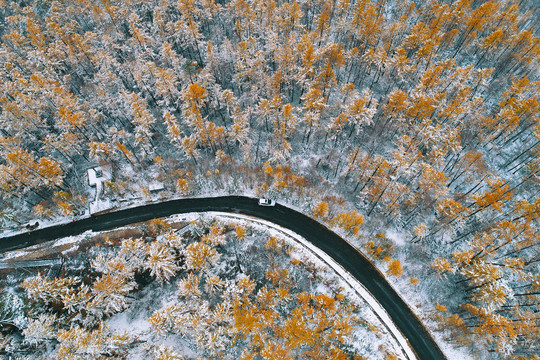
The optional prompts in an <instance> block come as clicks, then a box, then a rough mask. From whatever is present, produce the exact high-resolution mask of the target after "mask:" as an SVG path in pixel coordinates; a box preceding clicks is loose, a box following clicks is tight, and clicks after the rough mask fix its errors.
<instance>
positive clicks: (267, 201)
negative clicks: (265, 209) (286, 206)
mask: <svg viewBox="0 0 540 360" xmlns="http://www.w3.org/2000/svg"><path fill="white" fill-rule="evenodd" d="M259 205H261V206H274V205H276V202H275V201H274V200H272V199H266V198H261V199H259Z"/></svg>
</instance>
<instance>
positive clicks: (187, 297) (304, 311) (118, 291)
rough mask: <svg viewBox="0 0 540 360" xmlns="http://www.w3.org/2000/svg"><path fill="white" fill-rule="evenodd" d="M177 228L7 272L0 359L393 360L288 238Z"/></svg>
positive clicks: (383, 341)
mask: <svg viewBox="0 0 540 360" xmlns="http://www.w3.org/2000/svg"><path fill="white" fill-rule="evenodd" d="M189 218H190V219H189ZM185 220H186V218H184V219H183V220H182V221H178V220H177V219H171V218H169V219H157V220H153V221H150V222H147V223H143V224H139V225H138V226H137V227H135V226H133V227H126V228H123V229H121V230H120V231H110V232H105V233H97V234H94V235H93V236H89V235H88V234H86V235H83V236H79V238H85V237H87V238H88V237H92V239H91V240H89V244H88V243H87V245H86V246H84V247H77V250H74V249H72V250H71V251H68V252H66V254H67V253H69V256H66V260H65V262H64V263H63V264H62V266H61V267H59V268H58V267H57V268H56V269H54V270H53V271H49V272H48V273H40V272H38V271H36V270H34V275H33V276H29V275H28V274H25V273H24V272H21V271H16V273H17V275H16V276H14V277H13V278H12V279H11V280H9V281H6V280H3V283H5V284H9V283H11V284H12V285H11V286H10V289H12V290H10V291H8V292H5V293H2V295H1V296H0V300H1V301H0V310H1V311H2V320H1V321H2V322H3V325H4V326H7V325H9V326H10V327H12V328H16V329H22V331H21V332H20V333H18V334H17V333H15V334H12V335H11V336H6V337H5V338H1V339H0V345H1V346H2V349H3V350H2V354H3V355H7V356H19V357H18V358H22V359H28V360H30V359H43V358H46V359H53V358H54V359H65V360H67V359H107V358H120V359H130V360H131V359H133V360H137V359H148V358H151V359H159V360H174V359H232V360H237V359H256V358H262V359H269V360H270V359H272V360H275V359H293V358H300V359H306V358H317V359H345V358H352V357H353V356H356V357H355V359H367V358H369V359H397V358H398V356H401V350H400V348H399V346H398V344H397V343H396V342H395V341H393V339H392V337H391V336H390V335H389V334H388V332H387V330H386V329H385V327H384V325H383V324H382V323H381V322H380V321H379V319H378V317H376V316H375V315H374V314H373V313H372V311H371V309H370V307H369V306H368V305H367V304H366V303H365V302H364V301H363V300H362V299H361V298H360V297H359V296H357V295H356V294H355V293H354V291H352V289H351V288H350V287H348V286H347V285H346V284H344V282H343V281H341V280H340V278H339V277H338V276H336V275H337V274H336V273H333V272H332V271H331V270H330V269H329V268H328V267H327V266H326V265H325V264H324V263H323V262H321V261H320V260H318V259H313V256H312V255H310V254H309V253H306V251H305V250H304V249H303V248H302V247H300V246H298V245H296V244H295V243H294V241H292V240H291V239H290V238H289V237H287V236H283V234H279V233H277V232H276V231H272V230H271V229H268V228H265V227H261V226H257V225H256V224H253V223H251V222H249V221H247V222H246V221H245V220H240V223H238V222H234V221H231V220H230V219H216V218H214V217H212V216H206V217H200V216H197V214H190V215H188V220H191V221H190V222H189V223H187V222H186V221H185ZM236 220H238V219H236ZM104 239H105V241H103V240H104ZM87 241H88V240H87ZM75 243H79V244H81V239H79V241H75ZM20 278H23V279H24V280H23V281H22V282H21V281H20V280H19V279H20ZM17 282H19V283H18V284H17ZM14 283H15V284H17V285H19V286H20V289H19V290H17V289H16V288H15V287H13V284H14Z"/></svg>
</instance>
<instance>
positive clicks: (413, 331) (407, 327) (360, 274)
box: [0, 196, 446, 360]
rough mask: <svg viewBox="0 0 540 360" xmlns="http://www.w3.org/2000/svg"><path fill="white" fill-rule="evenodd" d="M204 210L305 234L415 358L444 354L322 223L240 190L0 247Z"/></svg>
mask: <svg viewBox="0 0 540 360" xmlns="http://www.w3.org/2000/svg"><path fill="white" fill-rule="evenodd" d="M205 211H221V212H229V213H238V214H245V215H251V216H256V217H259V218H261V219H264V220H267V221H271V222H273V223H275V224H278V225H280V226H282V227H285V228H287V229H289V230H291V231H293V232H295V233H297V234H299V235H300V236H302V237H304V238H306V239H308V240H309V241H310V242H311V243H313V244H314V245H315V246H317V247H318V248H320V249H321V250H322V251H324V252H325V253H327V254H328V255H329V256H331V257H332V258H333V259H334V260H335V261H336V262H338V263H339V264H340V265H341V266H342V267H343V268H345V269H346V270H347V271H348V272H349V273H350V274H351V275H352V276H354V277H355V278H356V279H357V280H358V281H359V282H360V283H362V284H363V285H364V287H365V288H366V289H367V290H368V291H369V292H370V293H371V294H372V295H373V296H374V297H375V298H376V299H377V300H378V302H379V303H380V304H381V305H382V306H383V307H384V309H385V310H386V312H387V313H388V314H389V315H390V317H391V318H392V321H393V322H394V323H395V324H396V326H397V327H398V328H399V330H400V331H401V333H402V334H403V335H404V336H405V337H406V338H407V339H408V341H409V343H410V345H411V346H412V348H413V350H414V351H415V352H416V355H417V357H418V358H419V359H422V360H432V359H433V360H442V359H446V357H445V356H444V355H443V353H442V351H441V350H440V348H439V347H438V346H437V344H436V343H435V341H434V340H433V338H432V337H431V336H430V334H429V333H428V331H427V330H426V329H425V327H424V326H423V325H422V323H421V322H420V320H419V319H418V318H417V317H416V316H415V315H414V313H413V312H412V310H411V309H410V308H409V307H408V306H407V304H406V303H405V302H404V301H403V299H402V298H401V297H400V296H399V295H398V294H397V293H396V291H395V290H394V289H393V288H392V287H391V286H390V284H389V283H388V282H387V281H386V279H385V278H384V275H382V274H381V273H380V272H379V271H378V270H377V269H376V268H375V266H374V265H373V264H372V263H371V262H370V261H369V260H368V259H367V258H366V257H364V255H362V254H361V253H360V252H359V251H357V250H356V249H355V248H354V247H352V246H351V245H349V243H347V242H346V241H345V240H343V239H342V238H341V237H339V236H338V235H337V234H335V233H334V232H332V231H331V230H329V229H328V228H326V227H325V226H324V225H322V224H320V223H319V222H317V221H315V220H313V219H312V218H310V217H308V216H306V215H303V214H302V213H300V212H298V211H295V210H293V209H290V208H288V207H285V206H283V205H280V204H276V206H274V207H262V206H259V205H258V204H257V199H253V198H248V197H243V196H223V197H215V198H193V199H179V200H171V201H165V202H162V203H158V204H148V205H142V206H138V207H133V208H129V209H124V210H119V211H115V212H110V213H106V214H102V215H97V216H92V217H89V218H85V219H81V220H78V221H75V222H72V223H68V224H63V225H55V226H51V227H47V228H43V229H38V230H34V231H31V232H28V233H23V234H18V235H14V236H9V237H4V238H0V252H4V251H8V250H15V249H21V248H25V247H28V246H31V245H34V244H38V243H42V242H44V241H49V240H54V239H57V238H60V237H64V236H71V235H77V234H80V233H83V232H85V231H87V230H93V231H100V230H106V229H112V228H116V227H120V226H124V225H128V224H132V223H136V222H141V221H146V220H151V219H154V218H157V217H165V216H170V215H173V214H179V213H187V212H205Z"/></svg>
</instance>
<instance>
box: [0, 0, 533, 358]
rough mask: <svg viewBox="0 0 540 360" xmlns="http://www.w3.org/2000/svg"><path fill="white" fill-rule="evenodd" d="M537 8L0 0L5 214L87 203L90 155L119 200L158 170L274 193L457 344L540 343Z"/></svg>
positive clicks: (494, 354) (508, 348) (39, 215)
mask: <svg viewBox="0 0 540 360" xmlns="http://www.w3.org/2000/svg"><path fill="white" fill-rule="evenodd" d="M539 18H540V9H539V7H538V4H537V2H535V1H534V0H521V1H517V0H492V1H484V0H476V1H472V0H458V1H450V0H447V1H444V0H441V1H437V0H433V1H431V0H430V1H427V0H426V1H422V0H418V1H410V0H399V1H397V0H380V1H369V0H358V1H353V0H350V1H349V0H336V1H332V0H325V1H321V0H300V1H281V0H280V1H258V0H248V1H246V0H236V1H225V0H222V1H218V0H201V1H194V0H178V1H170V0H160V1H154V0H144V1H142V0H125V1H115V0H99V1H90V0H79V1H75V0H74V1H69V0H65V1H47V0H39V1H38V0H35V1H32V0H28V1H22V0H21V1H16V2H9V1H5V0H0V35H1V44H0V64H1V65H0V88H1V91H0V221H1V225H2V226H3V227H6V228H9V227H11V226H16V225H17V224H24V223H25V222H28V221H30V220H32V219H43V220H47V221H56V220H57V219H59V218H62V217H64V218H65V217H66V216H67V217H70V216H74V215H76V214H79V213H80V212H81V211H86V209H87V208H88V203H89V202H90V201H92V197H93V196H94V193H93V191H91V189H90V188H89V187H88V186H87V179H86V170H87V169H88V168H90V167H93V166H96V165H99V164H101V165H106V166H110V167H111V169H112V178H111V179H110V181H109V180H108V181H106V182H105V183H104V186H105V189H104V195H103V196H104V197H107V198H109V199H111V201H114V202H116V203H118V204H120V203H121V202H122V201H124V200H126V199H130V198H137V197H140V198H142V199H147V200H151V199H153V198H154V197H155V196H154V195H153V194H152V192H151V189H150V186H149V184H151V183H152V182H156V181H157V182H160V183H162V184H163V185H164V190H163V191H162V192H161V193H160V194H159V197H161V198H173V197H180V196H193V195H199V194H214V193H247V194H258V195H269V196H272V197H275V198H277V199H278V200H281V201H282V202H284V203H290V204H294V205H295V206H297V207H299V208H301V209H303V210H304V211H309V212H310V214H311V215H313V216H314V217H315V218H317V219H318V220H320V221H321V222H324V223H325V224H327V225H328V226H331V227H334V228H335V229H339V231H340V232H341V233H342V234H343V235H344V236H347V237H348V238H349V239H350V240H351V241H354V242H355V244H357V245H358V247H359V248H360V249H361V250H362V251H364V252H365V253H366V254H368V256H370V257H371V258H372V259H373V260H374V261H375V262H376V263H377V264H378V265H379V266H380V267H381V268H382V269H383V270H385V271H387V273H388V275H389V276H390V277H392V278H401V279H403V278H405V277H407V278H408V279H410V281H409V280H407V281H406V282H402V283H400V284H401V285H400V284H397V285H396V286H398V287H400V286H401V287H402V289H405V288H406V287H410V288H412V289H416V290H414V291H419V292H420V293H422V294H426V296H425V298H424V300H423V301H424V304H423V305H422V306H423V307H424V310H423V311H424V313H428V312H429V311H431V310H426V309H425V308H427V307H429V309H432V310H433V312H434V314H435V315H433V316H432V318H433V319H434V321H436V323H437V324H438V325H436V326H435V328H440V329H444V330H445V331H446V335H445V338H446V341H447V342H448V343H451V344H452V345H454V346H462V347H466V348H469V349H470V351H472V352H473V353H474V354H478V355H479V356H481V357H484V358H488V359H496V358H513V359H537V358H538V357H537V356H536V355H535V354H537V353H540V344H539V342H538V339H539V337H540V331H539V326H540V318H539V317H540V315H539V303H540V271H539V269H540V268H539V267H540V257H539V255H538V254H539V253H540V248H539V239H540V236H539V234H538V218H539V215H540V200H539V199H538V192H539V190H540V189H539V171H540V158H539V155H540V147H539V145H540V123H539V108H540V103H539V99H538V97H539V93H540V88H539V87H540V82H539V80H538V74H539V60H540V40H539V36H538V35H539V34H538V29H537V27H535V26H537V25H538V19H539ZM43 220H41V221H43ZM390 234H393V235H395V236H393V237H392V236H390ZM396 234H398V235H396ZM392 238H393V239H394V240H392ZM413 269H414V270H413ZM430 289H431V290H430ZM2 331H5V330H4V328H2Z"/></svg>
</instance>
